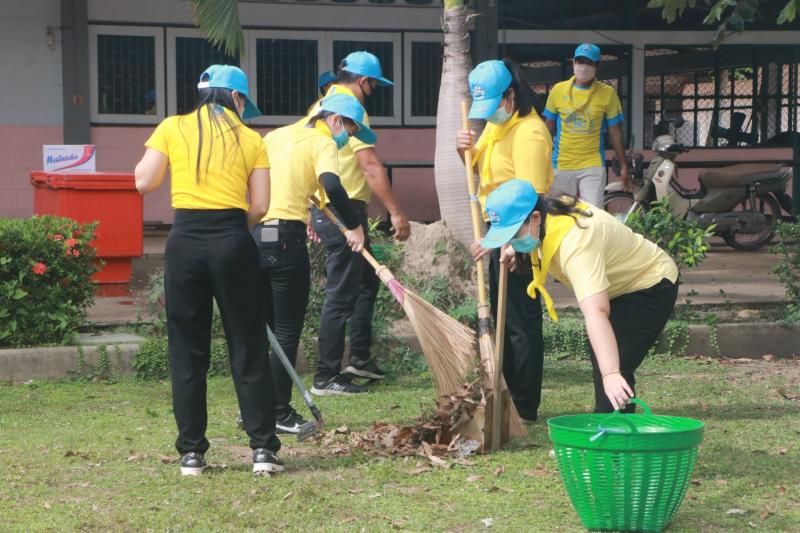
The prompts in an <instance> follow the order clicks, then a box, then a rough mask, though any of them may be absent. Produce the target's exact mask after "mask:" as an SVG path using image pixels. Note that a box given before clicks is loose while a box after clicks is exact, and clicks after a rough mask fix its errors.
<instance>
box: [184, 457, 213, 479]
mask: <svg viewBox="0 0 800 533" xmlns="http://www.w3.org/2000/svg"><path fill="white" fill-rule="evenodd" d="M207 466H208V465H207V464H206V460H205V458H204V457H203V454H202V453H197V452H189V453H185V454H183V456H182V457H181V475H182V476H199V475H201V474H202V473H203V470H204V469H205V468H206V467H207Z"/></svg>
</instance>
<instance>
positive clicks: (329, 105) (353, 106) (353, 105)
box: [320, 93, 378, 144]
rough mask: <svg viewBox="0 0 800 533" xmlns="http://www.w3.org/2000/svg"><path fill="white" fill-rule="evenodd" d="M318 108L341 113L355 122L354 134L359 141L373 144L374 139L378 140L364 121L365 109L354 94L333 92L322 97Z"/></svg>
mask: <svg viewBox="0 0 800 533" xmlns="http://www.w3.org/2000/svg"><path fill="white" fill-rule="evenodd" d="M320 109H321V110H322V111H330V112H331V113H336V114H337V115H342V116H343V117H346V118H349V119H350V120H352V121H353V122H355V123H356V126H358V131H356V133H355V136H356V138H357V139H358V140H359V141H361V142H365V143H367V144H375V141H377V140H378V136H377V135H375V132H374V131H372V129H371V128H370V127H369V126H367V125H366V124H365V123H364V115H365V114H366V111H364V106H362V105H361V102H359V101H358V100H357V99H356V98H355V97H354V96H350V95H349V94H344V93H334V94H332V95H330V96H326V97H325V98H323V99H322V103H321V104H320Z"/></svg>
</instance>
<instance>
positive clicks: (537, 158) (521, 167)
mask: <svg viewBox="0 0 800 533" xmlns="http://www.w3.org/2000/svg"><path fill="white" fill-rule="evenodd" d="M502 127H503V126H497V125H495V124H492V123H491V122H488V123H487V124H486V127H485V128H484V129H483V132H482V133H481V139H484V138H488V137H489V136H491V135H492V132H493V131H494V130H496V129H497V128H502ZM478 142H479V143H480V142H481V140H479V141H478ZM552 152H553V137H552V136H551V135H550V131H549V130H548V129H547V126H546V125H545V123H544V121H543V120H542V119H541V118H539V116H538V115H537V114H536V112H535V111H533V112H531V114H530V115H528V116H526V117H523V118H522V119H520V121H519V122H517V123H516V124H514V125H513V126H512V127H511V128H509V129H508V131H507V132H504V133H503V136H502V137H501V138H500V139H498V140H497V141H496V142H495V144H494V148H493V149H492V153H491V157H490V160H489V165H490V168H491V173H490V176H484V175H483V174H481V176H480V184H479V186H478V199H479V200H480V202H481V207H482V208H485V207H486V197H487V196H488V195H489V193H491V192H492V191H493V190H495V189H496V188H497V187H499V186H500V185H501V184H503V183H505V182H507V181H508V180H512V179H521V180H525V181H529V182H530V183H531V184H532V185H533V187H534V189H536V192H538V193H539V194H547V193H549V192H550V187H551V186H552V185H553V167H552V165H551V164H550V157H551V155H552ZM485 158H486V154H485V151H484V152H482V153H481V154H480V156H479V157H478V160H477V161H476V163H475V164H476V166H477V169H478V172H480V169H482V168H484V162H485V161H484V160H485Z"/></svg>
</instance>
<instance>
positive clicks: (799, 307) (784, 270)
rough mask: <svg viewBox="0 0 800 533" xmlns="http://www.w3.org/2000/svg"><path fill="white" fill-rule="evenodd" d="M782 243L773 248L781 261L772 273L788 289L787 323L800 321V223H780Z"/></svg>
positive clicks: (778, 229) (779, 231)
mask: <svg viewBox="0 0 800 533" xmlns="http://www.w3.org/2000/svg"><path fill="white" fill-rule="evenodd" d="M776 233H777V234H778V236H779V237H780V238H781V241H780V242H779V243H778V244H776V245H775V246H773V247H772V249H771V251H772V253H775V254H778V255H779V256H780V260H779V261H778V264H777V265H775V267H774V268H773V269H772V271H773V272H774V273H775V274H777V275H778V279H779V280H780V282H781V283H783V285H784V287H786V322H788V323H791V322H796V321H798V320H800V222H794V223H788V222H778V226H777V228H776Z"/></svg>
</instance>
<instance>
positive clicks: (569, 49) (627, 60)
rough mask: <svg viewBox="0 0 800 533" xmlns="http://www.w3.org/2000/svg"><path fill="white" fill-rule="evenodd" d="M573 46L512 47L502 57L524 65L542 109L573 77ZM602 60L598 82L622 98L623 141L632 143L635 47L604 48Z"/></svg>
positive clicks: (609, 46)
mask: <svg viewBox="0 0 800 533" xmlns="http://www.w3.org/2000/svg"><path fill="white" fill-rule="evenodd" d="M574 53H575V46H573V45H543V44H509V45H505V46H504V48H503V51H502V55H504V56H505V57H510V58H511V59H513V60H514V61H516V62H517V63H519V65H520V69H521V70H522V75H523V77H524V78H525V81H527V82H528V83H529V84H530V86H531V88H533V90H534V92H536V93H537V94H538V95H539V98H540V99H541V101H542V106H544V104H545V103H546V102H547V97H548V95H549V94H550V90H551V89H552V88H553V86H554V85H555V84H556V83H559V82H561V81H563V80H568V79H569V78H570V77H571V76H572V57H573V54H574ZM602 54H603V55H602V59H601V62H600V65H599V66H598V70H597V79H599V80H600V81H602V82H604V83H607V84H608V85H610V86H612V87H613V88H614V89H615V90H616V91H617V95H618V96H619V101H620V104H621V105H622V112H623V115H624V117H625V120H624V121H623V123H622V131H623V138H624V139H626V143H630V140H631V139H630V136H629V135H630V128H629V121H630V116H631V107H630V106H631V98H630V83H631V81H630V80H631V47H630V46H624V45H613V46H612V45H604V46H603V47H602ZM605 139H606V148H608V149H610V148H611V137H610V136H609V135H606V137H605Z"/></svg>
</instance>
